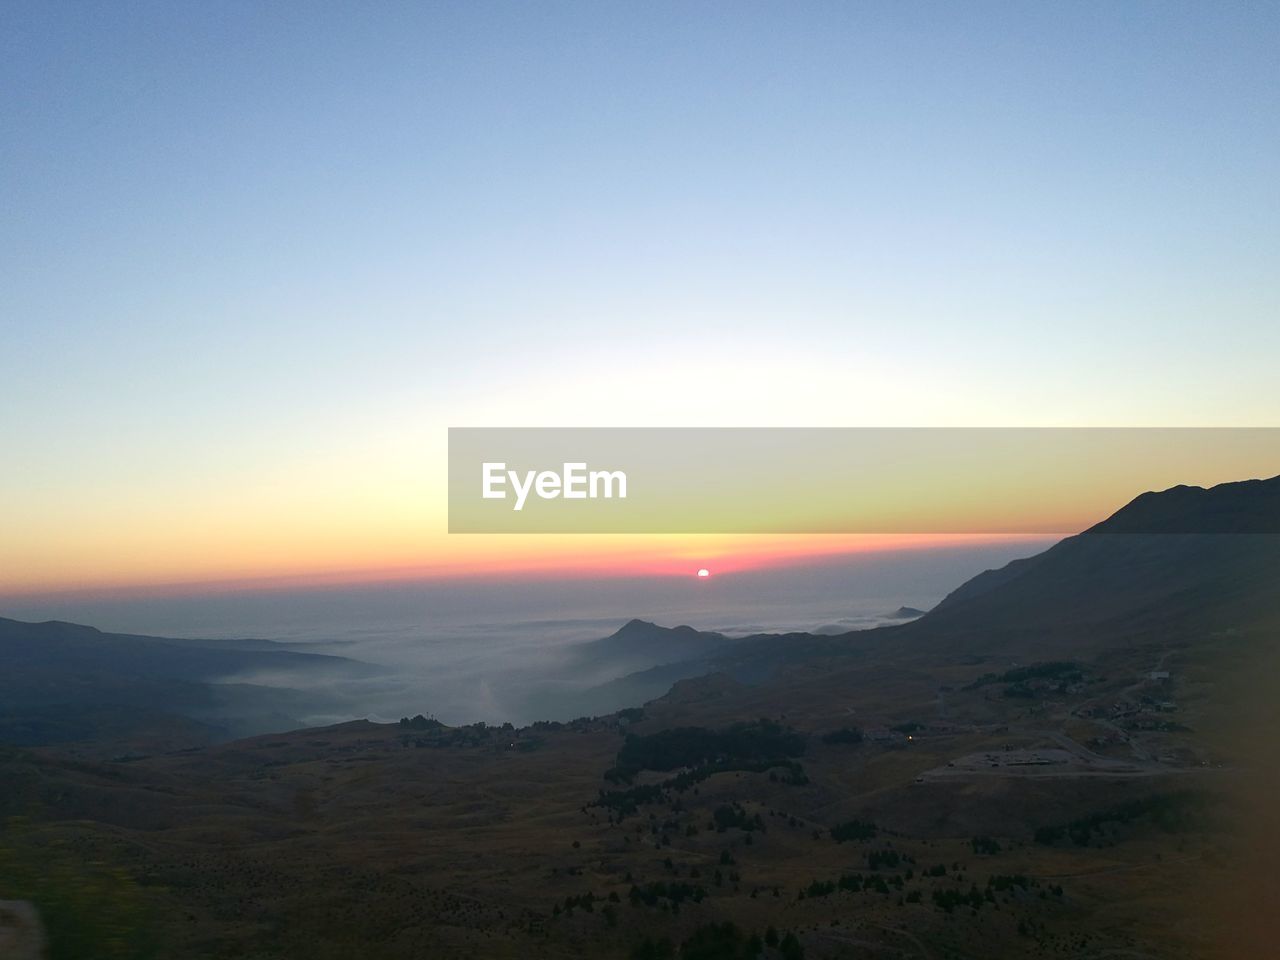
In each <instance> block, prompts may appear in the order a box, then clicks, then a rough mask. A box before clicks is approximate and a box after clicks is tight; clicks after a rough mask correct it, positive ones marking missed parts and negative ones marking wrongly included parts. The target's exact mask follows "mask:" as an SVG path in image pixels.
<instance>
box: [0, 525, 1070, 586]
mask: <svg viewBox="0 0 1280 960" xmlns="http://www.w3.org/2000/svg"><path fill="white" fill-rule="evenodd" d="M1048 536H1049V535H1029V534H847V535H837V534H796V535H778V534H775V535H761V534H741V535H698V536H693V535H678V536H677V535H630V536H627V535H621V536H614V537H603V536H583V535H569V534H566V535H539V536H528V535H523V536H522V535H484V536H475V537H469V536H457V537H452V538H449V539H450V545H451V546H452V545H453V542H456V543H457V548H456V549H455V550H451V551H449V553H450V554H451V555H450V556H449V557H448V559H445V560H437V561H434V562H431V561H428V562H417V563H413V562H403V563H393V564H378V563H369V564H367V565H361V566H354V565H353V566H348V567H346V568H342V567H338V566H336V565H333V566H328V567H325V566H323V565H322V564H321V563H316V564H315V565H314V566H313V567H311V568H310V569H308V566H307V565H305V564H303V563H302V562H298V563H296V564H292V565H288V566H292V567H293V569H292V570H289V571H288V572H281V571H280V569H279V567H277V568H276V569H271V568H270V567H264V568H259V569H253V568H251V567H249V568H244V567H242V568H240V569H236V568H234V567H232V568H230V569H217V568H213V569H210V570H208V571H207V573H206V575H204V576H200V575H196V576H191V577H188V578H184V579H172V578H162V577H153V578H146V577H142V576H139V575H138V574H137V573H135V574H134V575H132V576H119V577H89V576H86V577H83V578H76V579H72V580H70V582H68V581H67V580H62V581H61V582H56V581H55V582H44V583H41V582H31V583H26V584H0V596H9V597H31V596H55V595H56V596H70V595H99V596H134V597H137V596H165V595H181V594H193V593H196V594H216V593H233V592H240V591H254V592H256V591H273V590H286V589H308V588H317V589H319V588H324V587H340V586H348V585H349V586H357V585H361V584H374V583H395V582H411V581H415V580H422V581H444V580H476V579H489V580H523V581H539V580H554V579H617V578H631V577H635V578H652V577H658V578H661V577H672V578H685V577H688V576H689V574H690V572H691V571H692V572H693V573H694V574H695V576H697V578H698V579H710V578H711V577H710V571H711V570H714V571H715V575H716V576H717V577H722V576H732V575H733V574H735V573H741V572H746V571H751V570H759V569H767V568H783V567H791V566H799V565H804V564H806V563H821V562H823V561H824V560H830V559H832V558H837V557H841V556H849V555H855V554H866V553H896V552H900V551H908V550H935V549H948V548H958V547H965V546H980V545H985V544H996V543H1016V542H1027V543H1029V544H1039V543H1042V542H1044V541H1045V540H1046V539H1047V538H1048ZM704 569H705V570H707V571H708V574H707V577H705V578H704V577H703V576H702V574H701V571H702V570H704Z"/></svg>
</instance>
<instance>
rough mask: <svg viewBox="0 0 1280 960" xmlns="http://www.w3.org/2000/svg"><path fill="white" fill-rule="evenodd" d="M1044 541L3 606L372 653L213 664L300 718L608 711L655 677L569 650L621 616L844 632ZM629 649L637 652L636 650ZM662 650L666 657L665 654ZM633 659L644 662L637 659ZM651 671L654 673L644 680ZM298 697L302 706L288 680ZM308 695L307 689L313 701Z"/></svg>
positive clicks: (738, 631)
mask: <svg viewBox="0 0 1280 960" xmlns="http://www.w3.org/2000/svg"><path fill="white" fill-rule="evenodd" d="M1045 545H1046V544H1045V543H1044V542H1035V543H1031V542H1028V541H1026V540H1023V541H1021V542H1018V543H1006V544H999V545H985V546H981V547H951V548H946V549H934V550H928V551H924V550H910V551H902V552H898V553H891V554H886V553H877V554H866V555H861V556H851V557H842V558H839V559H827V560H824V561H822V562H820V563H811V564H805V565H800V566H788V567H785V568H781V569H776V568H775V569H770V570H755V571H749V572H739V573H734V574H726V575H716V573H715V571H714V570H713V571H712V576H710V577H708V578H705V579H701V580H700V579H698V578H696V577H695V576H694V575H693V571H692V570H691V571H690V576H688V577H687V578H671V577H665V578H643V579H617V578H611V579H600V580H590V581H586V580H574V581H562V580H556V581H551V580H542V581H528V580H526V581H520V582H480V581H476V580H466V581H462V580H459V581H453V582H441V581H435V582H430V583H422V582H417V583H397V584H382V585H365V586H356V587H341V588H335V587H328V588H323V589H320V588H312V589H306V590H301V589H292V590H275V591H259V592H252V593H244V592H240V593H234V594H229V593H224V594H214V595H205V596H183V597H174V596H167V597H151V598H147V599H128V600H125V599H119V598H112V599H84V598H77V599H74V600H70V599H66V600H60V601H56V602H55V601H49V600H47V599H46V600H44V601H42V602H40V603H36V602H34V601H33V602H30V603H27V604H21V603H19V604H12V603H11V604H6V607H5V610H4V613H5V615H7V616H12V617H18V618H21V619H29V620H44V619H62V620H71V621H75V622H79V623H88V624H91V625H93V626H96V627H99V628H101V629H103V630H107V631H113V632H125V633H142V634H151V635H155V636H169V637H203V638H207V637H218V638H245V637H254V638H261V639H269V640H276V641H280V642H284V643H288V644H290V645H291V646H293V647H294V648H295V649H298V650H305V651H308V652H313V653H327V654H334V655H338V656H342V657H348V658H352V659H355V660H360V661H363V662H365V663H369V664H375V665H377V666H379V667H381V668H384V669H383V670H382V671H380V672H379V674H378V675H377V676H373V677H368V676H365V677H355V676H347V675H346V674H345V673H344V672H341V671H338V672H333V671H304V672H300V673H297V674H286V673H283V672H281V671H273V672H271V673H270V674H267V673H259V674H256V675H253V676H237V677H226V678H222V679H223V680H225V681H227V682H235V683H252V684H261V685H265V686H271V687H280V688H287V689H289V690H290V691H291V694H292V695H291V696H290V697H289V699H290V701H292V703H293V704H294V706H293V707H292V715H294V716H295V717H296V719H298V720H299V721H301V722H303V723H305V724H307V725H320V724H325V723H333V722H338V721H341V720H349V719H353V718H357V717H369V718H371V719H374V720H394V719H398V718H399V717H401V716H405V715H413V714H417V713H423V714H431V715H434V716H436V717H437V718H439V719H440V720H443V721H444V722H446V723H450V724H459V723H471V722H474V721H478V720H484V721H487V722H490V723H501V722H503V721H508V720H509V721H512V722H514V723H516V724H524V723H528V722H530V721H533V720H538V719H561V720H563V719H569V718H571V717H574V716H580V715H582V714H583V713H590V712H605V711H607V710H611V709H616V708H618V707H621V706H625V705H628V704H630V703H634V702H636V699H635V698H642V699H647V698H649V697H651V696H657V695H659V694H660V693H661V692H662V691H663V689H665V687H666V686H667V685H668V684H669V682H670V681H669V680H665V679H663V678H661V677H658V678H650V679H649V680H647V681H646V683H647V684H648V685H646V683H641V684H639V685H637V684H635V683H632V682H627V683H622V684H618V683H614V684H611V685H610V686H608V687H606V688H604V689H603V690H602V689H600V685H602V684H608V683H609V681H613V680H615V679H616V678H618V677H619V676H621V675H623V674H626V673H629V672H631V671H632V670H634V669H635V668H636V663H635V659H634V658H633V659H631V660H630V662H628V663H626V664H623V663H621V662H614V661H611V660H609V659H607V658H606V659H604V660H603V661H600V660H599V659H596V660H593V661H592V662H591V664H590V666H589V667H587V666H586V665H584V664H580V663H577V662H575V661H577V660H578V659H579V658H578V657H577V656H575V653H576V651H575V647H576V646H577V645H580V644H582V643H585V642H587V641H591V640H596V639H599V638H601V637H605V636H608V635H609V634H611V633H613V632H614V631H615V630H617V629H618V628H619V627H621V626H622V625H623V624H624V623H625V622H627V621H628V620H630V619H631V618H633V617H636V618H640V619H644V620H650V621H653V622H655V623H658V624H661V625H663V626H676V625H679V624H689V625H691V626H693V627H695V628H697V629H698V630H707V631H716V632H720V633H724V634H728V635H731V636H747V635H749V634H753V633H762V632H770V633H773V632H787V631H810V632H825V633H843V632H845V631H848V630H857V629H866V628H870V627H874V626H878V625H880V624H882V623H886V622H890V619H891V617H892V615H893V614H894V612H895V611H897V610H898V608H899V607H903V606H908V607H917V608H920V609H928V608H929V607H931V606H933V605H934V604H936V603H937V602H938V601H939V600H941V599H942V597H943V596H945V595H946V594H947V593H948V592H950V591H951V590H952V589H954V588H955V587H956V586H958V585H959V584H960V583H962V582H963V581H964V580H966V579H968V578H969V577H971V576H973V575H974V574H976V573H979V572H981V571H982V570H984V569H988V568H990V567H994V566H1000V565H1003V564H1004V563H1006V562H1008V561H1009V560H1011V559H1013V558H1015V557H1020V556H1029V555H1031V554H1034V553H1037V552H1039V551H1040V550H1041V549H1043V547H1044V546H1045ZM640 659H641V660H643V655H642V654H641V656H640ZM664 662H665V661H664ZM642 665H643V666H648V665H657V664H656V663H652V664H648V663H645V664H642ZM655 684H656V686H655ZM298 693H305V694H309V695H310V697H308V699H307V700H306V701H304V702H305V703H307V704H308V706H309V708H310V712H307V711H306V710H303V711H299V710H298V708H297V706H296V703H297V694H298ZM312 699H313V700H314V703H311V700H312Z"/></svg>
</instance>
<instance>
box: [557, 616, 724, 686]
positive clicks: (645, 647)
mask: <svg viewBox="0 0 1280 960" xmlns="http://www.w3.org/2000/svg"><path fill="white" fill-rule="evenodd" d="M736 642H738V641H737V640H736V639H734V638H731V637H726V636H725V635H724V634H722V633H714V632H710V631H704V630H695V629H694V628H693V627H689V626H678V627H660V626H658V625H657V624H656V623H650V622H649V621H647V620H629V621H628V622H627V623H625V624H623V625H622V627H620V628H619V629H618V630H617V631H615V632H614V633H612V634H610V635H609V636H607V637H604V638H602V639H600V640H592V641H589V642H587V643H583V644H579V645H578V646H577V647H576V648H575V649H574V650H573V651H572V661H573V663H574V665H575V666H576V667H579V668H583V669H587V670H601V669H605V670H611V671H613V673H612V676H615V677H616V676H621V675H622V674H625V673H630V672H633V671H635V670H644V669H647V668H648V667H656V666H660V665H662V664H667V663H676V662H680V661H685V660H696V659H699V658H701V657H703V656H705V655H707V654H708V653H711V652H712V651H715V650H719V649H722V648H724V647H727V646H730V645H732V644H734V643H736Z"/></svg>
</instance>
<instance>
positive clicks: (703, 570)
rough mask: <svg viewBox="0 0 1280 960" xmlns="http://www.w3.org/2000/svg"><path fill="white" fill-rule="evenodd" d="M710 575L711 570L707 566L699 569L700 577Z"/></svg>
mask: <svg viewBox="0 0 1280 960" xmlns="http://www.w3.org/2000/svg"><path fill="white" fill-rule="evenodd" d="M709 576H711V571H710V570H708V569H707V568H706V567H703V568H702V569H701V570H699V571H698V577H699V578H701V577H709Z"/></svg>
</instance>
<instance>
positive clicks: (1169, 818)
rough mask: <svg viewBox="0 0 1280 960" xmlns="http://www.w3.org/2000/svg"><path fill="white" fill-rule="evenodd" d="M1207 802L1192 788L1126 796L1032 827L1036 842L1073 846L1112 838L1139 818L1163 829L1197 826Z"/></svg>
mask: <svg viewBox="0 0 1280 960" xmlns="http://www.w3.org/2000/svg"><path fill="white" fill-rule="evenodd" d="M1208 806H1209V799H1208V797H1206V796H1205V795H1204V794H1201V793H1197V792H1194V791H1189V790H1188V791H1181V792H1177V793H1158V794H1154V795H1152V796H1149V797H1142V798H1140V799H1137V800H1129V801H1127V802H1125V803H1122V804H1120V805H1119V806H1115V807H1111V808H1108V809H1106V810H1101V811H1098V812H1097V813H1091V814H1089V815H1088V816H1085V817H1080V818H1079V819H1076V820H1072V821H1070V822H1069V823H1063V824H1057V825H1055V826H1048V827H1040V828H1039V829H1038V830H1036V833H1035V839H1036V843H1042V844H1045V845H1047V846H1053V845H1055V844H1059V843H1062V842H1063V841H1065V840H1070V841H1071V842H1072V843H1074V844H1075V845H1076V846H1079V847H1087V846H1089V845H1091V844H1093V843H1094V842H1103V841H1106V840H1109V839H1111V838H1113V837H1114V836H1115V835H1116V833H1117V832H1118V831H1119V830H1120V829H1121V828H1123V827H1124V826H1126V825H1128V824H1131V823H1133V822H1135V821H1139V820H1141V821H1146V822H1149V823H1151V824H1153V825H1154V826H1156V827H1157V828H1159V829H1160V830H1163V831H1164V832H1165V833H1181V832H1184V831H1187V830H1197V829H1201V828H1202V827H1203V826H1204V825H1205V820H1206V817H1207V808H1208Z"/></svg>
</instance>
